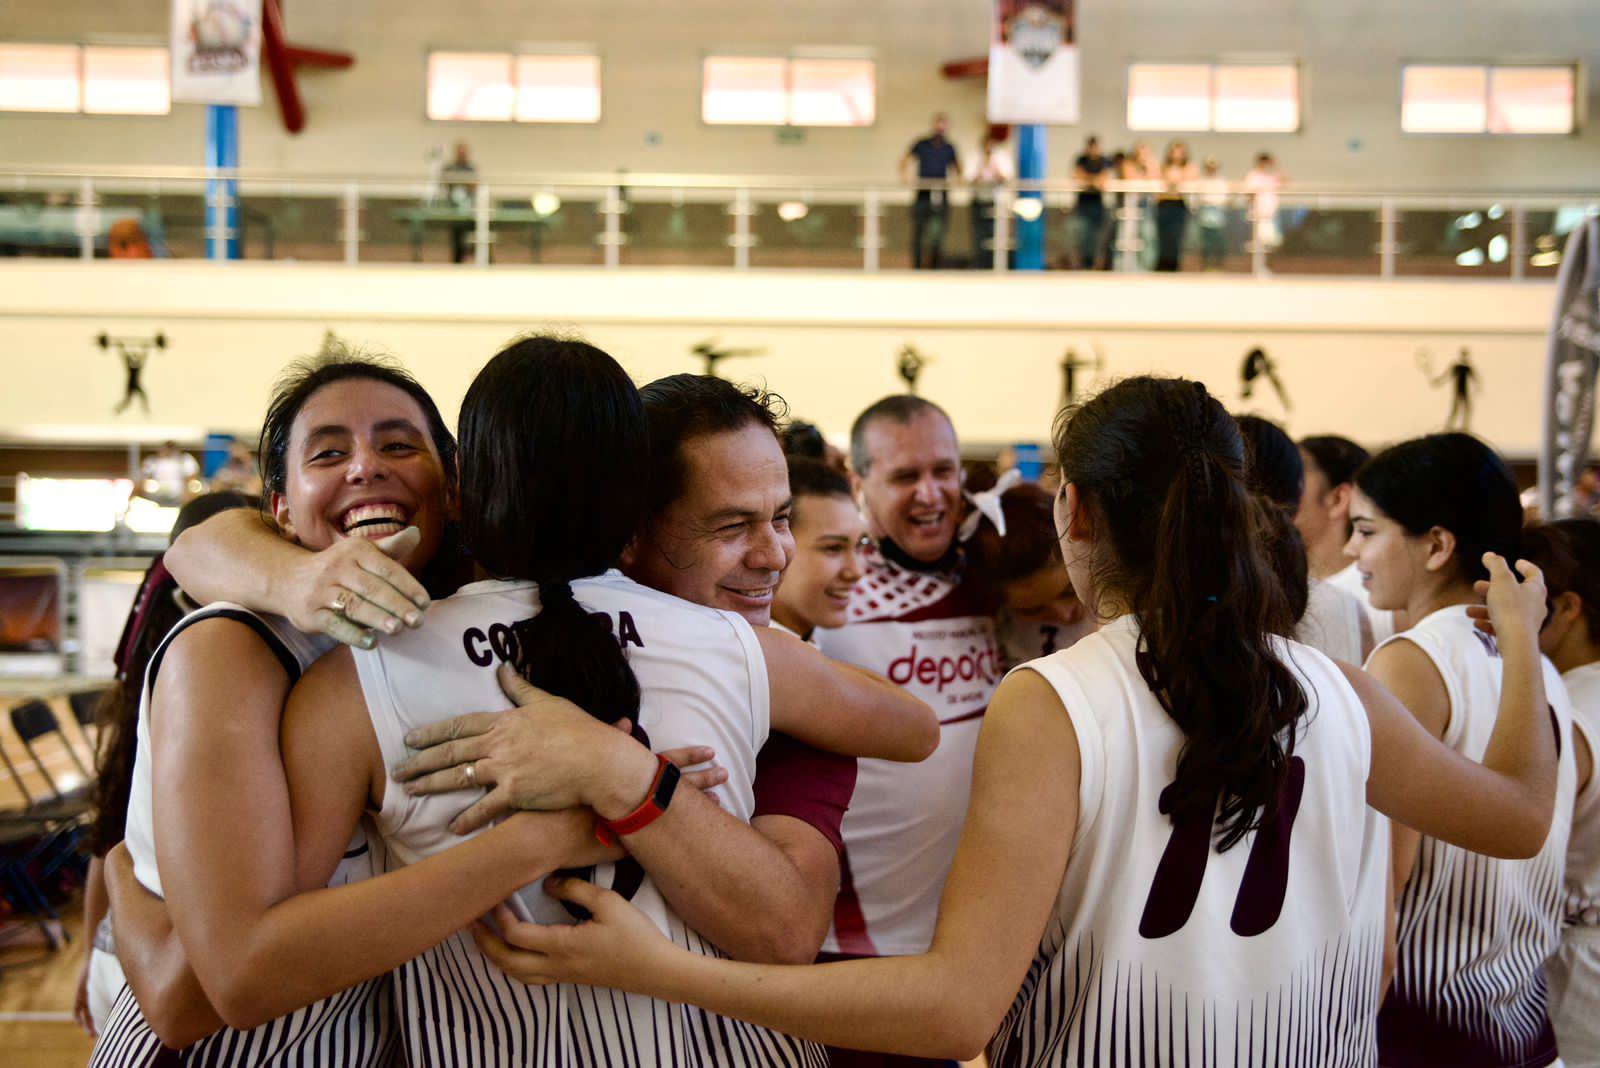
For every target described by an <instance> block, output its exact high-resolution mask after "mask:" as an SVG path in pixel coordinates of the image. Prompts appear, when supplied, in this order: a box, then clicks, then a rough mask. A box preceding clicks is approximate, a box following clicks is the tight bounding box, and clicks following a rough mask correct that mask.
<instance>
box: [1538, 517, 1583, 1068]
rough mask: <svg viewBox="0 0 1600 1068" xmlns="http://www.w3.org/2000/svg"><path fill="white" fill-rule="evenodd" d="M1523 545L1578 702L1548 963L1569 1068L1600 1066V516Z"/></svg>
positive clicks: (1556, 527) (1548, 629)
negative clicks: (1556, 934) (1543, 587)
mask: <svg viewBox="0 0 1600 1068" xmlns="http://www.w3.org/2000/svg"><path fill="white" fill-rule="evenodd" d="M1522 545H1523V551H1524V552H1526V553H1527V556H1528V559H1530V560H1532V561H1533V562H1534V563H1536V564H1538V565H1539V566H1540V567H1541V568H1543V569H1544V572H1545V579H1546V582H1547V584H1548V586H1549V590H1550V614H1549V616H1548V617H1546V619H1545V624H1544V628H1543V629H1542V630H1540V632H1539V646H1540V648H1542V649H1543V650H1544V653H1545V655H1546V656H1548V657H1549V658H1550V662H1551V663H1553V664H1554V665H1555V667H1556V670H1557V671H1559V672H1561V681H1562V682H1563V683H1565V684H1566V687H1567V696H1568V697H1569V698H1571V700H1572V752H1573V757H1574V760H1575V763H1576V764H1577V769H1578V775H1577V778H1578V784H1577V799H1576V801H1575V802H1574V803H1573V810H1572V836H1571V838H1570V839H1568V841H1567V873H1566V903H1565V906H1564V909H1563V913H1564V915H1563V924H1562V928H1561V948H1560V949H1559V950H1558V951H1557V952H1556V954H1555V956H1553V957H1551V958H1550V960H1549V962H1548V963H1547V964H1546V965H1545V978H1546V980H1547V981H1548V982H1549V984H1550V1019H1551V1023H1552V1024H1554V1026H1555V1032H1556V1046H1557V1048H1559V1049H1560V1051H1561V1059H1562V1061H1563V1062H1564V1063H1565V1064H1566V1065H1567V1068H1591V1066H1595V1065H1600V780H1597V779H1596V777H1595V774H1594V753H1595V747H1596V746H1597V745H1600V520H1595V519H1593V518H1583V519H1559V520H1557V521H1555V522H1554V523H1548V524H1544V525H1541V526H1536V527H1532V528H1530V529H1528V530H1526V531H1524V532H1523V537H1522Z"/></svg>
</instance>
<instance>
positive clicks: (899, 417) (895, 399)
mask: <svg viewBox="0 0 1600 1068" xmlns="http://www.w3.org/2000/svg"><path fill="white" fill-rule="evenodd" d="M928 412H936V413H937V414H939V415H940V416H943V418H944V421H945V422H947V423H949V424H950V426H951V428H952V430H953V429H954V428H955V423H954V422H952V421H951V419H950V413H948V412H946V411H945V410H944V409H943V408H941V407H939V406H938V405H937V404H935V403H933V402H932V401H930V400H923V399H922V398H921V397H914V396H912V395H911V394H909V393H894V394H891V395H889V396H887V397H885V398H883V399H882V400H880V401H878V402H877V403H875V404H873V405H872V406H871V407H869V408H868V409H867V410H866V411H864V412H862V413H861V414H860V415H858V416H856V421H855V422H854V423H851V424H850V467H851V469H852V470H853V471H855V473H856V474H858V475H863V476H864V475H865V474H866V473H867V468H868V467H870V466H871V465H872V457H871V456H870V455H868V453H867V430H868V429H869V428H870V427H871V426H872V424H873V423H876V422H878V421H879V420H881V419H888V420H891V421H893V422H895V423H898V424H899V425H901V426H909V425H910V424H911V421H912V420H913V419H915V418H917V417H918V416H920V415H923V414H926V413H928Z"/></svg>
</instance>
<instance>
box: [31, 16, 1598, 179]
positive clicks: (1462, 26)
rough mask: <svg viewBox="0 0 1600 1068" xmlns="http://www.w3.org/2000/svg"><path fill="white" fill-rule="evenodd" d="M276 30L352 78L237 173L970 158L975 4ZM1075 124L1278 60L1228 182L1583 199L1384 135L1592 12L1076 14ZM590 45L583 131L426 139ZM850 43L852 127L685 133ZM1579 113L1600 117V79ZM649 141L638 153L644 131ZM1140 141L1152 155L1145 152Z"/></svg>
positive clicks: (883, 166) (1474, 150)
mask: <svg viewBox="0 0 1600 1068" xmlns="http://www.w3.org/2000/svg"><path fill="white" fill-rule="evenodd" d="M285 6H286V8H287V19H288V24H289V29H290V32H291V36H292V37H293V39H294V40H296V41H297V42H300V43H304V44H307V45H314V46H322V47H328V48H340V49H349V50H350V51H352V52H354V53H355V54H356V57H357V63H356V66H355V67H354V68H353V69H352V70H349V71H343V72H326V71H305V72H302V74H301V76H300V83H301V86H302V90H303V93H304V96H305V100H306V105H307V110H308V113H309V116H310V121H309V125H308V127H307V129H306V130H305V132H304V133H302V134H301V135H300V136H298V137H290V136H288V135H287V134H286V133H284V131H283V129H282V127H281V125H280V124H279V121H278V118H277V114H276V108H275V105H274V103H273V101H272V96H271V90H270V87H268V89H267V94H266V103H265V104H264V106H263V107H262V108H260V109H256V110H254V111H251V112H249V113H248V114H247V115H246V116H245V118H244V121H243V123H242V130H241V135H242V142H243V146H242V159H243V163H244V165H245V166H247V167H250V168H259V169H267V170H285V171H291V172H295V173H299V174H311V173H316V174H328V173H368V174H370V173H379V174H392V175H414V174H417V173H419V172H420V171H421V170H422V168H423V153H424V151H425V150H426V149H427V148H428V147H429V146H432V145H436V144H441V143H445V142H448V141H450V140H453V139H454V138H456V137H458V136H464V137H466V138H468V139H469V140H470V141H471V142H472V143H473V145H474V148H475V153H476V155H477V157H478V160H479V164H480V167H481V168H482V169H483V170H485V171H486V172H488V173H490V174H491V175H492V174H493V173H494V172H499V173H518V174H523V173H530V172H540V171H543V172H550V171H559V172H564V173H572V172H596V171H609V170H611V169H613V168H616V167H627V168H628V169H630V170H632V171H635V172H702V173H703V172H721V173H750V174H754V173H767V174H772V173H787V174H812V175H834V176H864V175H878V176H886V175H888V174H889V173H891V170H892V168H893V164H894V161H895V159H896V158H897V157H898V156H899V155H900V154H901V153H902V152H903V151H904V149H905V146H906V144H907V143H908V142H909V140H910V139H911V138H912V137H914V136H915V135H916V134H917V133H918V132H919V131H920V130H921V129H922V128H923V127H924V126H925V124H926V122H927V117H928V114H929V113H930V112H931V111H933V110H934V109H938V108H942V109H946V110H948V111H950V112H951V113H952V115H953V116H954V117H955V120H956V126H957V130H956V133H957V135H958V138H959V139H960V140H961V141H962V142H964V143H965V142H970V141H975V140H976V137H977V134H978V131H979V129H980V124H981V121H982V119H981V116H982V109H983V103H982V97H983V92H982V86H981V84H980V83H978V82H963V83H951V82H947V81H945V80H943V79H942V78H941V77H940V75H939V66H940V64H941V63H943V62H945V61H947V60H951V59H959V58H966V57H970V56H974V55H979V54H981V53H982V52H983V51H984V50H985V48H986V42H987V21H988V12H989V10H990V7H989V4H988V3H986V2H985V0H867V2H861V0H806V2H805V3H797V2H795V0H739V2H730V0H672V2H671V3H646V2H644V0H585V2H583V3H575V4H574V3H567V4H556V3H552V2H549V0H545V2H542V3H537V4H533V3H527V2H525V0H457V2H455V3H440V2H439V0H381V2H380V0H336V2H332V0H322V2H317V0H290V2H288V3H287V4H286V5H285ZM168 7H169V5H168V4H167V3H166V0H118V2H114V3H113V2H107V0H52V2H50V3H48V4H46V3H43V2H40V0H12V2H10V3H7V4H4V5H0V40H20V39H39V40H52V39H54V40H81V39H106V40H115V39H117V38H118V37H119V36H127V35H133V36H143V37H146V38H148V39H152V40H159V39H160V38H162V37H164V34H165V27H166V21H167V17H168ZM1079 22H1080V25H1079V36H1080V40H1081V42H1082V45H1083V48H1084V58H1083V64H1084V68H1083V69H1084V99H1085V104H1084V124H1083V125H1082V126H1081V127H1078V128H1058V129H1056V130H1055V131H1054V133H1053V135H1052V137H1051V169H1052V171H1053V172H1054V173H1056V174H1058V175H1060V174H1065V173H1067V172H1068V171H1069V170H1070V166H1071V158H1072V156H1073V155H1074V153H1075V152H1076V149H1077V146H1078V144H1079V143H1080V141H1081V139H1082V136H1083V134H1084V133H1086V132H1088V131H1089V130H1094V131H1096V132H1098V133H1100V134H1101V136H1102V137H1103V138H1104V139H1105V140H1106V141H1107V142H1108V143H1110V144H1113V145H1115V144H1121V143H1126V142H1128V141H1129V140H1131V135H1129V134H1128V133H1127V132H1126V130H1125V129H1124V128H1123V118H1122V116H1123V105H1124V101H1123V94H1124V91H1125V81H1126V70H1127V64H1128V63H1129V62H1130V61H1134V60H1189V59H1212V58H1245V59H1248V58H1282V57H1289V58H1294V59H1298V60H1300V61H1301V62H1302V63H1303V64H1304V69H1305V98H1304V105H1305V106H1304V110H1305V127H1304V129H1303V131H1302V132H1300V133H1298V134H1294V135H1287V136H1256V135H1207V136H1204V137H1201V138H1197V139H1196V143H1197V144H1198V145H1199V147H1200V148H1201V149H1202V150H1203V151H1206V152H1215V153H1216V154H1218V155H1219V156H1220V157H1221V159H1222V161H1223V164H1224V167H1225V169H1226V170H1227V171H1229V172H1230V173H1233V174H1235V175H1237V174H1239V173H1241V172H1242V171H1243V169H1244V168H1245V166H1246V165H1247V162H1248V159H1249V157H1250V155H1251V154H1252V153H1253V152H1254V151H1255V150H1257V149H1258V148H1268V149H1271V150H1272V151H1274V152H1276V153H1277V154H1278V156H1279V158H1280V160H1281V161H1282V163H1283V165H1284V168H1285V170H1286V172H1287V173H1288V174H1290V175H1291V176H1292V177H1294V178H1297V179H1299V180H1300V181H1302V182H1303V183H1306V184H1316V185H1318V186H1321V185H1328V184H1338V185H1363V186H1369V187H1371V186H1387V187H1394V188H1404V189H1438V188H1450V189H1509V190H1523V191H1546V190H1548V191H1567V190H1589V191H1592V190H1593V189H1594V188H1595V168H1596V163H1597V161H1600V133H1597V132H1596V127H1594V126H1593V125H1590V126H1587V127H1586V128H1585V129H1584V130H1583V132H1582V133H1581V134H1580V135H1579V136H1576V137H1571V138H1539V139H1522V140H1514V139H1489V138H1455V137H1452V138H1426V137H1406V136H1402V135H1401V134H1400V133H1399V69H1400V64H1401V62H1402V61H1403V60H1557V61H1570V60H1579V61H1581V62H1584V63H1585V64H1588V65H1589V66H1590V67H1594V66H1596V65H1600V13H1597V12H1596V9H1595V6H1594V0H1520V2H1518V3H1515V4H1510V3H1504V2H1503V0H1337V2H1335V3H1321V4H1315V3H1309V2H1304V0H1296V2H1288V0H1086V2H1084V3H1082V4H1081V5H1080V17H1079ZM539 42H590V43H593V44H595V45H597V46H598V47H599V49H600V51H601V54H602V56H603V59H604V78H605V119H604V120H603V121H602V122H601V123H600V124H599V125H598V126H589V127H555V126H536V127H535V126H510V125H499V124H484V125H459V124H439V123H430V122H428V121H427V120H426V119H424V118H423V57H424V55H425V53H426V52H427V50H428V49H429V48H430V47H436V48H453V47H459V48H495V49H498V48H507V47H512V46H514V45H516V44H517V43H526V44H537V43H539ZM795 45H851V46H866V47H870V48H873V49H875V50H876V52H877V55H878V61H879V93H878V108H879V121H878V124H877V126H876V127H874V128H872V129H867V130H812V131H810V132H809V133H808V135H807V137H806V140H805V143H803V144H799V145H788V144H779V143H777V141H776V139H775V137H774V133H773V131H772V130H770V129H761V128H730V127H706V126H703V125H702V124H701V123H700V121H699V60H700V57H701V55H702V54H703V53H705V52H707V51H721V50H741V49H754V50H762V49H768V50H771V49H780V50H781V49H784V48H787V47H790V46H795ZM1588 95H1589V97H1590V102H1589V107H1588V108H1587V110H1588V111H1589V112H1591V113H1596V114H1600V108H1597V107H1596V106H1594V105H1595V104H1596V103H1600V99H1597V96H1596V93H1595V90H1594V87H1593V85H1592V84H1591V85H1590V86H1589V87H1588ZM202 110H203V109H201V108H199V107H196V106H185V105H179V106H177V107H175V109H174V111H173V113H172V114H171V115H170V116H167V117H164V118H102V117H87V116H75V117H54V116H50V117H45V116H17V115H5V116H3V117H0V146H3V157H4V161H5V162H10V163H22V162H28V163H71V164H85V165H88V164H100V165H115V164H145V165H155V164H161V165H188V166H198V165H199V164H200V163H201V162H202V158H203V137H204V134H203V114H202ZM650 134H656V135H659V139H660V143H659V144H657V145H654V146H652V145H650V144H649V143H647V135H650ZM1152 139H1153V140H1160V137H1159V136H1158V135H1156V136H1153V137H1152Z"/></svg>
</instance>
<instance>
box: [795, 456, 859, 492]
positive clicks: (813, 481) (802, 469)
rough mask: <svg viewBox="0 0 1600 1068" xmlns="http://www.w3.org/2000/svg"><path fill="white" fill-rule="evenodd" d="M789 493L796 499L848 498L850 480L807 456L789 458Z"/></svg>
mask: <svg viewBox="0 0 1600 1068" xmlns="http://www.w3.org/2000/svg"><path fill="white" fill-rule="evenodd" d="M789 493H790V494H791V495H792V496H794V497H796V498H800V497H849V496H850V480H849V479H848V478H845V477H844V476H843V475H841V474H840V473H839V472H837V471H835V470H834V469H833V468H831V467H829V466H828V465H827V464H825V463H823V462H822V461H821V460H813V459H812V458H811V457H809V456H795V455H793V454H791V455H790V456H789Z"/></svg>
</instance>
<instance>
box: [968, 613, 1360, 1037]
mask: <svg viewBox="0 0 1600 1068" xmlns="http://www.w3.org/2000/svg"><path fill="white" fill-rule="evenodd" d="M1138 643H1139V631H1138V624H1137V621H1136V620H1135V619H1134V617H1132V616H1124V617H1122V618H1121V619H1117V620H1115V621H1113V622H1111V623H1108V624H1105V625H1104V626H1102V627H1101V628H1100V630H1099V632H1098V633H1095V634H1092V635H1089V636H1088V637H1086V638H1084V639H1082V640H1081V641H1079V642H1078V643H1077V644H1076V645H1074V646H1073V647H1072V648H1071V649H1067V650H1065V651H1063V652H1059V653H1056V654H1054V655H1053V656H1048V657H1045V658H1044V659H1041V660H1035V661H1033V662H1032V663H1029V664H1025V665H1023V666H1022V667H1020V668H1018V669H1017V670H1018V671H1036V672H1038V673H1039V675H1040V676H1041V677H1043V678H1044V679H1045V681H1047V682H1048V683H1050V685H1051V686H1052V687H1053V688H1054V689H1055V691H1056V693H1057V694H1058V695H1059V696H1060V698H1061V703H1062V705H1063V706H1064V707H1065V709H1066V713H1067V715H1068V716H1069V717H1070V718H1071V720H1072V725H1073V728H1074V729H1075V730H1076V732H1077V736H1078V749H1079V755H1080V763H1081V765H1082V777H1081V781H1080V785H1079V790H1078V805H1079V808H1078V825H1077V831H1076V834H1075V837H1074V839H1073V843H1072V854H1071V858H1070V859H1069V861H1068V862H1067V869H1066V873H1065V876H1064V878H1063V880H1062V884H1061V890H1060V893H1059V895H1058V896H1057V899H1056V905H1055V908H1054V910H1053V911H1052V913H1051V915H1050V918H1049V920H1048V922H1047V924H1046V927H1045V931H1044V934H1043V937H1042V938H1041V939H1040V942H1039V949H1038V953H1037V955H1036V956H1035V958H1034V961H1033V965H1032V966H1031V967H1030V968H1029V969H1028V973H1027V977H1026V978H1025V979H1024V980H1023V983H1022V988H1021V990H1020V991H1019V992H1018V994H1017V998H1016V1001H1015V1002H1014V1003H1013V1004H1012V1007H1011V1011H1010V1012H1009V1013H1008V1014H1007V1016H1006V1018H1005V1021H1004V1022H1003V1023H1002V1024H1001V1025H1000V1029H999V1031H998V1032H997V1033H996V1035H995V1038H994V1040H993V1041H992V1043H991V1044H990V1047H989V1063H990V1064H991V1065H993V1066H995V1068H1022V1066H1029V1065H1047V1064H1048V1065H1064V1064H1081V1065H1097V1066H1098V1065H1106V1066H1109V1065H1140V1064H1148V1065H1163V1066H1169V1068H1170V1066H1176V1068H1189V1066H1196V1068H1198V1066H1201V1065H1223V1064H1239V1065H1252V1066H1259V1068H1266V1066H1272V1068H1277V1066H1282V1068H1289V1066H1299V1065H1372V1064H1374V1063H1375V1055H1376V1043H1375V1040H1374V1035H1373V1023H1374V1017H1375V1015H1376V1012H1377V1007H1378V984H1379V979H1380V973H1381V969H1382V964H1383V930H1384V910H1385V883H1386V880H1387V878H1388V848H1389V833H1388V823H1387V821H1386V820H1384V819H1383V818H1382V817H1381V816H1379V815H1378V814H1377V813H1376V812H1374V811H1373V810H1371V809H1369V808H1368V807H1367V804H1366V790H1367V776H1368V772H1369V770H1370V767H1371V757H1372V737H1371V731H1370V729H1369V727H1368V723H1367V717H1366V712H1365V709H1364V708H1363V707H1362V705H1361V701H1360V699H1359V698H1358V697H1357V696H1356V694H1355V691H1354V690H1353V689H1352V687H1351V686H1350V684H1349V682H1348V681H1347V680H1346V679H1345V677H1344V676H1343V674H1341V673H1340V671H1339V669H1338V668H1337V667H1336V666H1335V665H1334V664H1333V663H1331V662H1330V661H1329V660H1328V659H1327V658H1326V657H1325V656H1323V655H1322V654H1321V653H1319V652H1317V651H1316V650H1314V649H1312V648H1310V647H1309V646H1305V645H1301V644H1299V643H1297V642H1289V641H1282V640H1276V639H1275V640H1274V646H1275V648H1276V650H1277V652H1278V655H1279V656H1280V657H1281V658H1282V659H1283V661H1284V662H1285V663H1286V664H1287V665H1288V666H1289V667H1290V669H1291V671H1293V672H1294V674H1295V676H1296V677H1297V679H1298V680H1299V682H1300V684H1301V686H1302V688H1303V689H1304V691H1305V694H1306V697H1307V700H1308V702H1309V709H1308V712H1307V714H1306V716H1305V717H1304V718H1303V719H1301V721H1300V724H1299V729H1298V732H1297V735H1296V738H1295V742H1294V751H1293V756H1292V758H1291V761H1290V772H1289V776H1288V779H1287V782H1286V785H1285V787H1284V790H1283V792H1282V793H1281V794H1280V795H1279V809H1278V814H1277V816H1276V817H1274V818H1273V820H1272V821H1271V822H1269V823H1268V824H1267V825H1266V826H1265V827H1264V828H1262V829H1261V830H1259V831H1256V832H1252V833H1250V834H1248V835H1246V836H1245V837H1244V838H1243V839H1242V840H1241V841H1239V842H1238V843H1237V844H1236V845H1234V846H1233V847H1232V848H1230V849H1229V850H1228V851H1227V852H1224V853H1219V852H1218V851H1217V848H1216V837H1215V827H1214V826H1213V825H1212V824H1211V823H1210V822H1207V823H1204V824H1200V823H1193V822H1190V823H1185V824H1181V825H1180V824H1175V823H1174V822H1173V820H1172V818H1171V817H1170V816H1168V815H1167V814H1166V813H1164V812H1163V811H1162V799H1163V794H1164V793H1165V792H1166V790H1167V789H1168V787H1169V786H1170V785H1171V783H1172V782H1173V779H1174V777H1175V775H1176V769H1177V763H1178V756H1179V754H1180V753H1181V752H1182V750H1183V748H1184V742H1185V739H1184V735H1183V732H1182V730H1181V729H1180V728H1179V727H1178V725H1177V723H1176V722H1174V720H1173V719H1172V717H1171V716H1170V715H1169V714H1168V713H1167V712H1166V710H1165V709H1163V708H1162V707H1161V704H1160V702H1159V701H1158V700H1157V699H1156V696H1155V694H1154V693H1152V692H1151V690H1150V687H1149V685H1148V684H1147V683H1146V682H1145V680H1144V678H1143V677H1142V676H1141V675H1140V673H1139V669H1138V666H1137V663H1136V662H1135V656H1136V653H1137V649H1138Z"/></svg>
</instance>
